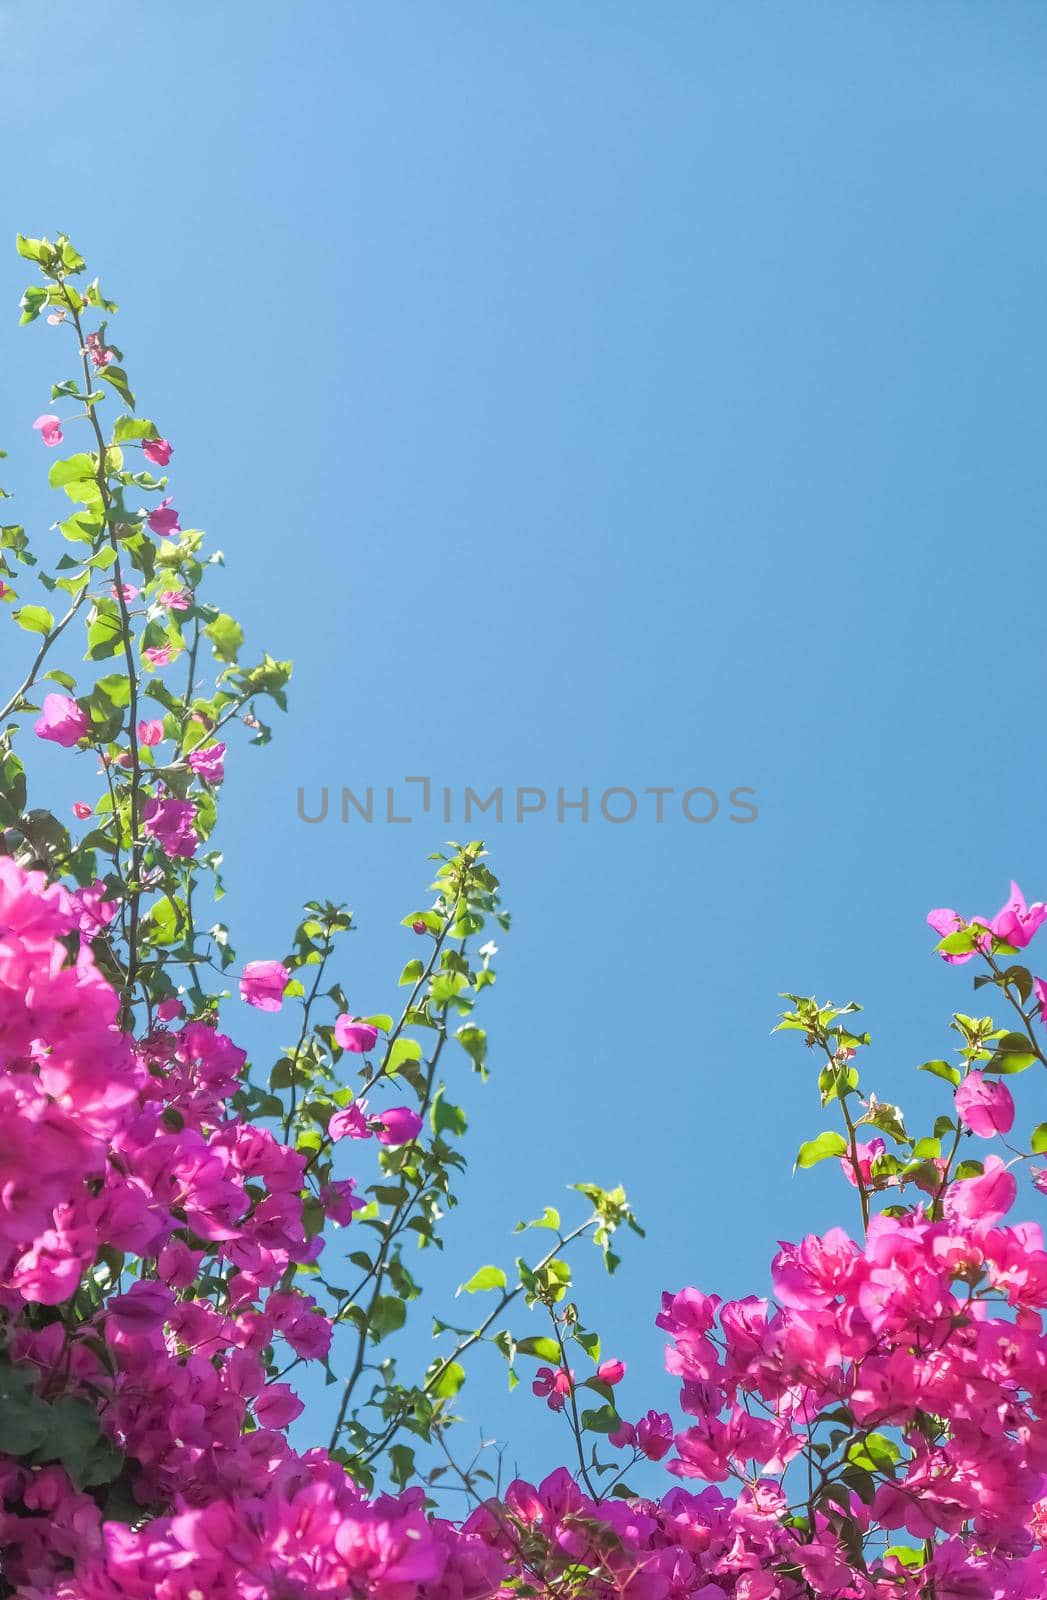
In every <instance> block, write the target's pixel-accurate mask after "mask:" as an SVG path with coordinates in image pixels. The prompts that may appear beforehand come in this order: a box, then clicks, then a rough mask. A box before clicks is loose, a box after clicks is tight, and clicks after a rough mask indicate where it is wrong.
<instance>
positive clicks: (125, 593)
mask: <svg viewBox="0 0 1047 1600" xmlns="http://www.w3.org/2000/svg"><path fill="white" fill-rule="evenodd" d="M109 592H110V594H111V595H112V597H113V599H114V600H119V599H120V598H121V596H122V597H123V599H124V602H125V604H127V605H130V604H131V601H132V600H137V598H138V588H137V585H135V584H133V583H125V584H122V585H121V586H120V588H119V589H118V588H117V586H116V584H115V583H114V584H111V585H110V589H109Z"/></svg>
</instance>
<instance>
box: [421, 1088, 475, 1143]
mask: <svg viewBox="0 0 1047 1600" xmlns="http://www.w3.org/2000/svg"><path fill="white" fill-rule="evenodd" d="M429 1120H430V1122H431V1123H432V1129H433V1132H434V1133H453V1134H455V1135H456V1136H457V1137H459V1138H460V1137H461V1135H462V1134H463V1133H464V1132H465V1131H466V1128H467V1127H468V1123H467V1122H466V1118H465V1112H464V1111H463V1110H462V1108H461V1106H453V1105H452V1104H451V1102H450V1101H449V1100H447V1099H445V1098H444V1090H443V1089H442V1088H441V1089H438V1090H437V1092H436V1095H435V1097H434V1099H433V1105H432V1110H431V1111H430V1113H429Z"/></svg>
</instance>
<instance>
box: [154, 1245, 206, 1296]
mask: <svg viewBox="0 0 1047 1600" xmlns="http://www.w3.org/2000/svg"><path fill="white" fill-rule="evenodd" d="M203 1259H204V1253H203V1251H202V1250H190V1248H189V1246H188V1245H187V1244H186V1243H185V1242H184V1241H183V1240H181V1239H171V1240H169V1242H168V1243H167V1244H165V1245H164V1247H163V1249H162V1250H161V1251H160V1254H159V1255H158V1256H157V1258H156V1265H157V1269H158V1271H159V1273H160V1276H161V1278H162V1279H163V1281H164V1283H167V1284H170V1286H171V1288H172V1289H188V1287H189V1285H190V1284H191V1283H193V1282H194V1280H195V1278H196V1274H197V1273H198V1272H199V1270H200V1263H201V1261H202V1260H203Z"/></svg>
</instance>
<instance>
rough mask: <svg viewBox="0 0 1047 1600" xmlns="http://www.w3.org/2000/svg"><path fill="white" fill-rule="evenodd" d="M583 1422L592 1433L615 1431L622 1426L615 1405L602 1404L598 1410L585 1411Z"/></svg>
mask: <svg viewBox="0 0 1047 1600" xmlns="http://www.w3.org/2000/svg"><path fill="white" fill-rule="evenodd" d="M580 1420H581V1424H582V1427H583V1428H587V1429H588V1431H589V1432H590V1433H613V1432H614V1430H615V1428H619V1427H621V1421H622V1419H621V1417H619V1415H618V1413H617V1411H616V1410H615V1409H614V1407H613V1406H601V1407H600V1409H599V1410H598V1411H583V1412H582V1415H581V1419H580Z"/></svg>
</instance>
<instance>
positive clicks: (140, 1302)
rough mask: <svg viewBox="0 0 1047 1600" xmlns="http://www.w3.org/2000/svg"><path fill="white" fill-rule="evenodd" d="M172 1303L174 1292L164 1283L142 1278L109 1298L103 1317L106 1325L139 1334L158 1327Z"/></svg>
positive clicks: (164, 1320)
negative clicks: (113, 1297) (112, 1297)
mask: <svg viewBox="0 0 1047 1600" xmlns="http://www.w3.org/2000/svg"><path fill="white" fill-rule="evenodd" d="M173 1305H174V1295H173V1294H172V1292H171V1289H170V1287H169V1286H168V1285H167V1284H165V1283H155V1282H146V1281H144V1280H143V1281H142V1282H140V1283H133V1284H132V1285H131V1287H130V1289H129V1290H128V1291H127V1293H126V1294H119V1295H117V1296H116V1298H115V1299H114V1300H110V1302H109V1305H108V1307H107V1310H106V1316H107V1320H108V1324H109V1327H110V1328H113V1329H116V1330H117V1331H118V1332H120V1333H122V1334H130V1335H133V1336H135V1337H139V1336H141V1335H143V1334H150V1333H153V1332H155V1331H156V1330H157V1329H159V1328H161V1327H162V1326H163V1324H164V1323H165V1322H166V1321H167V1319H168V1317H169V1316H170V1314H171V1308H172V1307H173Z"/></svg>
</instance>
